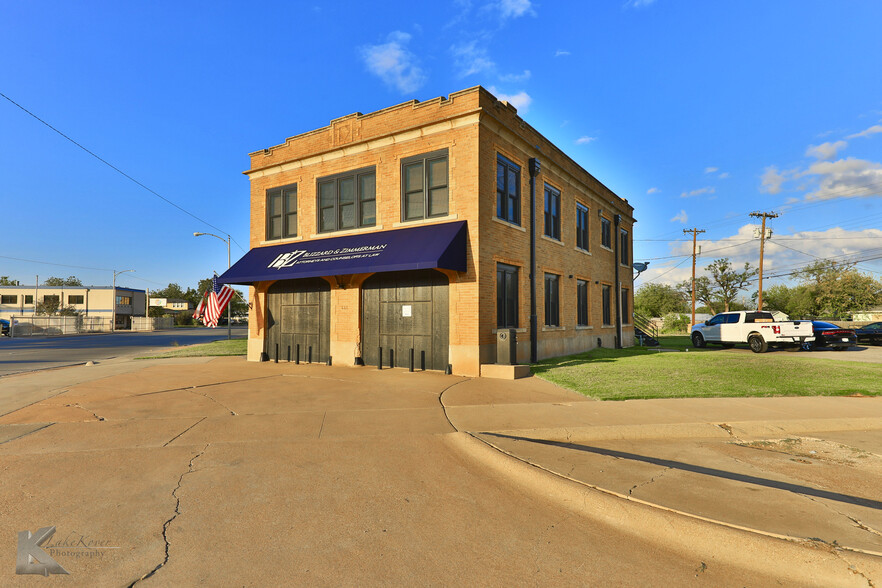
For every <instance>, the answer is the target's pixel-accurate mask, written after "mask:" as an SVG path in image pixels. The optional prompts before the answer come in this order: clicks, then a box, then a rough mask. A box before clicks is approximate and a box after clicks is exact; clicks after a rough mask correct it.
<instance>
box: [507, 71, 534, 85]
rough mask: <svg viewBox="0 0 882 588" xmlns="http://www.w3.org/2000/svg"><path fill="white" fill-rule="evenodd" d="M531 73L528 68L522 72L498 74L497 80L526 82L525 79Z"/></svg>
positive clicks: (528, 77) (527, 78)
mask: <svg viewBox="0 0 882 588" xmlns="http://www.w3.org/2000/svg"><path fill="white" fill-rule="evenodd" d="M532 75H533V74H532V72H530V70H529V69H525V70H524V73H519V74H506V75H504V76H499V81H500V82H508V83H515V82H526V81H527V80H529V79H530V76H532Z"/></svg>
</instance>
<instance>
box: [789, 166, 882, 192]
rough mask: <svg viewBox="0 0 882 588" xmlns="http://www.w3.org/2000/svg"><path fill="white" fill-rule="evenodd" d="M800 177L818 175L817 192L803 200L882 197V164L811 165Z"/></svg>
mask: <svg viewBox="0 0 882 588" xmlns="http://www.w3.org/2000/svg"><path fill="white" fill-rule="evenodd" d="M799 175H800V176H818V189H817V190H815V191H814V192H812V193H810V194H807V195H806V200H829V199H831V198H846V197H850V196H880V195H882V164H880V163H876V162H873V161H866V160H864V159H855V158H852V157H849V158H848V159H840V160H839V161H819V162H816V163H813V164H812V165H811V166H809V168H808V169H807V170H805V171H804V172H802V173H801V174H799Z"/></svg>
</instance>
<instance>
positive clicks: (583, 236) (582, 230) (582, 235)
mask: <svg viewBox="0 0 882 588" xmlns="http://www.w3.org/2000/svg"><path fill="white" fill-rule="evenodd" d="M588 213H589V209H588V207H587V206H585V205H584V204H582V203H581V202H577V203H576V247H578V248H579V249H581V250H582V251H591V246H590V241H589V240H588V239H589V237H590V235H591V232H590V230H589V222H588V218H589V217H588Z"/></svg>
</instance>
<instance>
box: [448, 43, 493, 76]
mask: <svg viewBox="0 0 882 588" xmlns="http://www.w3.org/2000/svg"><path fill="white" fill-rule="evenodd" d="M450 51H451V53H453V58H454V62H455V64H456V67H457V69H458V70H459V76H460V77H462V78H464V77H467V76H470V75H472V74H476V73H481V72H484V71H488V70H492V69H494V68H495V67H496V64H495V63H493V60H492V59H490V57H489V55H487V48H486V47H482V46H479V45H478V41H470V42H468V43H460V44H459V45H454V46H453V47H451V48H450Z"/></svg>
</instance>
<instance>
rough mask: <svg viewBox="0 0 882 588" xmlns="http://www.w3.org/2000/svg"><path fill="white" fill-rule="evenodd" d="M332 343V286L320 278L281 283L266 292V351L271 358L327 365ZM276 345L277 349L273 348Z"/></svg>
mask: <svg viewBox="0 0 882 588" xmlns="http://www.w3.org/2000/svg"><path fill="white" fill-rule="evenodd" d="M330 341H331V286H330V285H329V284H328V283H327V282H326V281H325V280H323V279H321V278H306V279H303V280H284V281H280V282H276V283H275V284H273V285H272V286H270V287H269V290H268V291H267V316H266V339H265V344H266V352H267V354H268V355H269V357H270V359H275V358H276V352H277V350H278V359H279V360H280V361H285V360H287V359H288V358H289V357H290V359H291V361H294V360H295V359H296V354H297V345H298V344H299V345H300V361H307V360H308V359H309V353H310V348H312V361H315V362H326V361H328V356H329V354H330ZM277 345H278V347H276V346H277Z"/></svg>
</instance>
